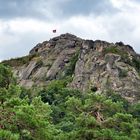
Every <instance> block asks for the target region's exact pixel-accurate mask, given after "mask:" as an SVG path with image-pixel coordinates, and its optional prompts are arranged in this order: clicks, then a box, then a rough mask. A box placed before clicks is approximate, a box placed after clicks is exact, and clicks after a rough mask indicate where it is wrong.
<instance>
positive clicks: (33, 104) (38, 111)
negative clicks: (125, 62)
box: [0, 65, 140, 140]
mask: <svg viewBox="0 0 140 140" xmlns="http://www.w3.org/2000/svg"><path fill="white" fill-rule="evenodd" d="M67 84H68V83H67V80H59V81H58V80H54V81H52V82H51V83H50V84H49V85H48V86H46V87H40V88H32V89H29V90H28V89H24V88H22V87H20V86H18V85H17V84H16V82H15V80H14V78H13V76H12V72H11V70H10V68H9V67H5V66H4V65H0V101H1V107H0V112H1V113H0V127H1V130H0V139H2V140H94V139H95V140H139V139H140V103H137V104H133V105H131V104H129V103H128V102H127V101H126V100H125V99H123V98H122V97H121V96H119V95H118V94H115V93H113V92H112V91H111V90H110V91H108V92H107V94H106V95H97V94H95V93H94V92H93V91H91V92H89V93H81V92H80V91H78V90H74V89H69V88H67V87H66V86H67Z"/></svg>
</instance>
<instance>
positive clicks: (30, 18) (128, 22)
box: [0, 0, 140, 60]
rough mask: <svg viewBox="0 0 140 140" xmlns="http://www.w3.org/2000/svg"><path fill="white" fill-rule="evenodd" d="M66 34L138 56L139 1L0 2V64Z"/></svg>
mask: <svg viewBox="0 0 140 140" xmlns="http://www.w3.org/2000/svg"><path fill="white" fill-rule="evenodd" d="M53 29H57V33H56V34H53V33H52V30H53ZM66 32H69V33H72V34H75V35H77V36H79V37H81V38H85V39H86V38H87V39H93V40H96V39H100V40H106V41H109V42H117V41H122V42H124V43H125V44H130V45H131V46H133V47H134V49H135V51H136V52H137V53H140V0H0V60H4V59H9V58H12V57H19V56H23V55H26V54H28V52H29V50H30V49H31V48H33V47H34V46H35V45H36V44H37V43H39V42H42V41H45V40H49V39H50V38H52V37H54V36H57V35H60V34H62V33H66Z"/></svg>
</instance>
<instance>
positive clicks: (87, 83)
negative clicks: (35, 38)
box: [3, 33, 140, 102]
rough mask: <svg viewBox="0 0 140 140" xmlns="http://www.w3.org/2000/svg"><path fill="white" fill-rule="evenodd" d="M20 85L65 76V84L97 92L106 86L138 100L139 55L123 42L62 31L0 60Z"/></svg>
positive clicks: (103, 90)
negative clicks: (24, 51)
mask: <svg viewBox="0 0 140 140" xmlns="http://www.w3.org/2000/svg"><path fill="white" fill-rule="evenodd" d="M3 63H5V64H8V65H11V66H12V68H13V71H14V74H15V76H16V77H17V78H18V82H19V83H20V85H22V86H24V87H27V88H30V87H32V86H45V85H47V84H48V83H49V82H50V81H52V80H56V79H57V80H61V79H66V78H69V79H70V82H69V83H68V85H67V86H68V87H71V88H74V89H79V90H81V91H83V92H85V91H94V92H96V93H99V94H103V93H106V92H107V91H108V90H113V91H114V92H116V93H118V94H120V95H121V96H122V97H124V98H125V99H127V100H128V101H130V102H135V101H138V100H140V55H139V54H137V53H136V52H135V51H134V50H133V48H132V47H131V46H130V45H125V44H124V43H123V42H117V43H115V44H114V43H108V42H106V41H101V40H95V41H93V40H85V39H81V38H79V37H76V36H75V35H72V34H69V33H66V34H62V35H60V36H57V37H54V38H52V39H50V40H49V41H44V42H43V43H39V44H37V45H36V46H35V47H34V48H33V49H32V50H31V51H30V52H29V55H27V56H25V57H21V58H17V59H11V60H8V61H4V62H3Z"/></svg>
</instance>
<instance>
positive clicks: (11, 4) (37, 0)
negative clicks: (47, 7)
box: [0, 0, 44, 19]
mask: <svg viewBox="0 0 140 140" xmlns="http://www.w3.org/2000/svg"><path fill="white" fill-rule="evenodd" d="M43 4H44V0H31V1H30V0H0V18H2V19H9V18H15V17H33V18H34V17H35V18H40V17H43V13H42V12H41V7H42V6H43Z"/></svg>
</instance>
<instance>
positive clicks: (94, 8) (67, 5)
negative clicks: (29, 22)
mask: <svg viewBox="0 0 140 140" xmlns="http://www.w3.org/2000/svg"><path fill="white" fill-rule="evenodd" d="M116 11H117V10H116V9H114V8H113V7H112V5H111V3H110V1H109V0H108V1H106V0H80V1H79V0H0V18H2V19H9V18H16V17H29V18H37V19H40V18H42V19H43V20H45V19H47V20H50V17H51V16H52V19H53V18H56V19H58V18H68V17H71V16H75V15H88V14H90V13H92V14H95V15H100V14H105V13H108V14H109V13H113V12H116Z"/></svg>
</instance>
